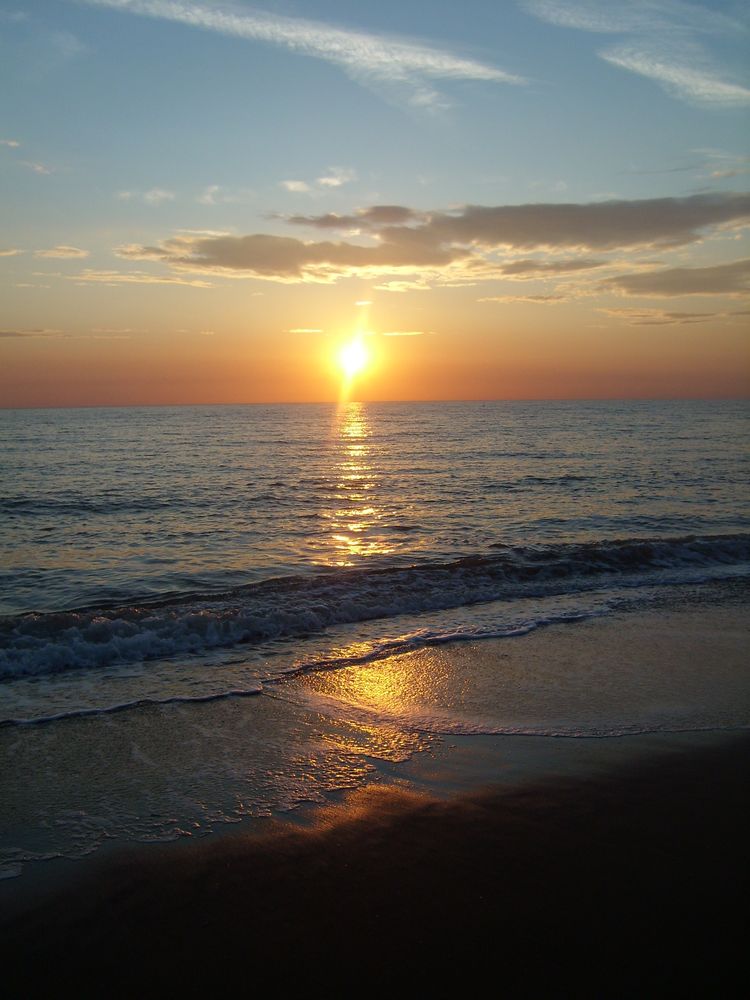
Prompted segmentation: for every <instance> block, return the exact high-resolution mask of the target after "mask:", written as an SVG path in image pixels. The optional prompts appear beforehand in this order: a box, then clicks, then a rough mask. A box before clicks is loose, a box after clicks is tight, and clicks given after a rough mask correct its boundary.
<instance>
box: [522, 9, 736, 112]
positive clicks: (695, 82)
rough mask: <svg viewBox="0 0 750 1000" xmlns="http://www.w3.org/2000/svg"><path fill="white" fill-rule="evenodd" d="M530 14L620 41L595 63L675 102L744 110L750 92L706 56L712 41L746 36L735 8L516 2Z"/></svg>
mask: <svg viewBox="0 0 750 1000" xmlns="http://www.w3.org/2000/svg"><path fill="white" fill-rule="evenodd" d="M522 6H524V7H525V8H526V10H528V11H529V12H530V13H532V14H533V15H535V16H536V17H538V18H540V19H541V20H543V21H547V22H548V23H551V24H556V25H558V26H559V27H563V28H575V29H578V30H581V31H589V32H595V33H597V34H609V35H624V36H627V41H625V42H623V43H622V44H619V45H615V46H612V47H610V48H606V49H603V50H602V51H600V52H599V53H598V54H599V56H600V58H602V59H604V60H605V61H606V62H608V63H611V64H612V65H614V66H619V67H620V68H621V69H626V70H629V71H630V72H632V73H637V74H639V75H640V76H644V77H647V78H648V79H651V80H654V81H656V82H657V83H659V84H661V85H662V86H663V87H664V88H665V89H666V90H667V91H669V92H670V93H672V94H673V95H674V96H676V97H680V98H682V99H683V100H687V101H690V102H692V103H696V104H701V105H705V106H708V107H711V106H714V107H727V106H732V105H746V104H750V89H748V88H747V87H746V86H744V84H743V83H741V82H739V81H737V80H733V79H730V78H729V77H728V75H727V73H726V70H725V69H724V68H723V66H722V60H721V59H720V58H718V57H714V56H713V55H712V53H711V43H712V42H715V41H716V40H717V39H721V38H723V39H725V40H733V39H736V38H742V37H743V36H747V35H748V32H749V31H750V23H748V18H747V14H746V13H743V11H742V8H741V6H740V5H736V7H735V10H734V11H733V12H732V13H728V12H722V11H718V10H716V9H715V7H713V6H712V7H708V6H704V5H702V4H698V3H686V2H683V0H629V2H628V3H627V4H625V3H622V2H620V0H617V2H602V0H522Z"/></svg>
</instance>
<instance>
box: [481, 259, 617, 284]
mask: <svg viewBox="0 0 750 1000" xmlns="http://www.w3.org/2000/svg"><path fill="white" fill-rule="evenodd" d="M607 263H608V262H607V261H606V260H591V259H586V258H584V259H582V260H552V261H540V260H515V261H512V262H511V263H510V264H503V265H502V266H501V267H500V269H499V270H500V273H501V274H502V275H503V277H506V278H518V279H524V280H526V279H529V278H545V277H548V276H549V275H559V274H563V275H564V274H571V273H575V272H576V271H591V270H593V269H594V268H597V267H605V266H606V265H607Z"/></svg>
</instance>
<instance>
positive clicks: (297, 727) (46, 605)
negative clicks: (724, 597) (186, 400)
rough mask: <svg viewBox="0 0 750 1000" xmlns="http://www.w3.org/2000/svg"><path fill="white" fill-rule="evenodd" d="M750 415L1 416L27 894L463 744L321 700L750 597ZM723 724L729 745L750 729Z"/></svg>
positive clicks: (545, 411)
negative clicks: (111, 855)
mask: <svg viewBox="0 0 750 1000" xmlns="http://www.w3.org/2000/svg"><path fill="white" fill-rule="evenodd" d="M748 415H749V413H748V407H747V405H746V404H743V403H741V402H737V401H724V402H708V401H689V402H688V401H672V402H632V401H631V402H617V401H608V402H584V403H581V402H544V403H542V402H536V403H534V402H528V403H525V402H513V403H510V402H473V403H377V404H370V403H368V404H364V403H355V402H349V403H345V404H341V405H338V406H336V405H323V404H321V405H274V406H221V407H153V408H123V409H115V408H111V409H110V408H107V409H69V410H16V411H12V410H6V411H0V483H1V484H2V485H1V486H0V551H1V552H2V559H1V560H0V615H1V617H0V723H1V725H0V749H2V751H3V756H4V758H5V763H4V767H3V777H2V788H1V789H0V791H2V793H3V796H4V799H5V801H6V804H7V807H6V813H5V815H6V824H5V831H4V832H3V833H2V835H0V851H2V852H3V853H2V857H3V858H4V861H5V871H6V873H7V874H15V873H17V872H18V871H20V866H21V864H22V863H23V862H24V861H27V860H29V859H33V858H40V857H41V858H45V857H52V856H56V855H59V854H63V855H70V856H76V855H78V854H81V853H86V852H88V851H90V850H93V849H95V847H96V846H98V845H99V844H100V843H102V842H103V841H104V840H106V839H112V838H125V839H128V838H130V839H165V838H167V839H168V838H171V837H174V836H179V835H181V834H186V833H190V832H196V831H198V832H204V831H207V830H210V829H212V828H213V827H214V826H215V825H216V824H217V823H221V822H226V821H232V820H236V819H238V818H241V817H242V816H245V815H261V814H267V813H269V812H273V811H274V810H277V809H287V808H292V807H293V806H295V805H297V804H299V803H300V802H302V801H306V800H310V799H312V800H319V799H321V798H324V797H325V795H326V794H328V793H330V791H332V790H335V789H340V788H349V787H354V786H355V785H356V784H357V783H358V782H361V781H362V780H365V779H366V777H367V774H368V773H369V772H370V771H371V770H372V767H373V763H372V762H373V760H390V761H399V760H404V759H405V758H406V757H408V756H409V755H410V754H413V753H414V752H416V751H418V750H419V749H423V748H424V747H425V746H426V745H428V744H429V741H430V740H432V739H436V738H440V734H441V732H452V731H460V727H461V720H460V719H454V720H453V723H451V720H450V718H447V717H446V715H445V713H443V715H442V716H441V719H442V721H441V724H440V725H438V724H437V723H436V724H435V725H434V726H432V727H430V726H429V725H426V724H425V721H424V717H423V716H420V718H419V720H417V719H416V718H415V719H414V720H413V724H410V719H409V715H408V712H402V713H400V714H399V716H398V718H397V719H395V720H394V719H390V720H388V719H384V718H382V717H380V718H379V717H377V713H373V714H372V715H371V716H368V713H367V711H366V710H364V709H363V710H362V711H359V712H358V713H355V714H354V715H353V714H352V712H351V706H350V705H349V706H344V704H343V702H340V703H337V701H336V699H335V698H331V697H327V698H326V700H325V702H324V703H323V702H321V701H320V699H318V700H315V699H313V700H311V698H310V685H309V684H307V683H306V679H309V677H310V676H314V675H316V674H317V675H319V674H321V673H322V672H326V673H328V672H336V671H342V672H343V671H347V676H351V675H352V672H354V673H355V674H356V672H357V671H366V670H368V669H369V668H370V667H371V665H372V664H376V663H378V662H380V661H382V660H383V659H384V658H385V657H392V656H394V655H396V654H402V653H409V652H418V651H419V650H425V649H429V648H435V647H441V646H443V645H444V644H448V643H453V642H460V641H463V642H468V641H471V642H472V643H478V644H480V648H481V643H482V641H484V640H487V639H490V638H494V639H497V638H502V637H507V638H508V639H509V640H512V638H513V637H514V636H518V635H521V634H528V633H530V632H532V631H534V630H535V629H538V628H541V627H543V626H545V625H549V624H551V623H556V622H567V623H570V627H571V628H575V627H576V625H575V623H576V622H583V621H586V620H588V619H590V618H592V617H597V616H603V615H607V614H610V613H612V612H615V611H618V610H622V609H623V608H626V607H632V606H639V607H648V606H651V605H653V604H654V603H655V602H662V603H663V602H664V600H665V597H666V596H668V595H674V594H679V593H681V592H685V591H686V590H687V589H690V591H691V593H693V594H695V593H696V589H697V590H700V588H709V589H710V588H711V587H714V588H716V587H717V586H725V587H726V586H729V585H731V586H734V587H739V588H741V587H743V586H746V585H747V582H748V580H749V579H750V532H748V511H749V510H750V502H749V501H750V497H749V494H748V472H749V471H750V469H749V467H750V460H749V457H748V451H747V447H746V442H747V431H748ZM454 662H455V663H460V657H459V658H456V659H455V661H454ZM455 669H458V668H456V667H454V670H455ZM493 669H501V667H500V666H497V667H496V668H493ZM342 676H343V673H342ZM362 676H364V674H363V675H362ZM449 680H450V683H455V684H457V685H460V682H461V679H460V677H452V678H450V679H449ZM443 682H445V679H444V678H443ZM545 683H547V682H545ZM542 694H543V692H541V691H540V704H542V703H545V699H544V698H542V697H541V695H542ZM546 694H548V691H547V692H545V697H546ZM525 704H526V709H525V710H526V711H527V712H528V701H527V702H526V703H525ZM339 709H340V710H339ZM540 713H541V709H540ZM717 713H718V714H717V715H716V718H715V719H713V718H710V717H706V718H705V719H704V723H705V725H706V726H709V727H710V726H711V725H712V724H715V725H717V726H721V725H726V724H728V721H727V720H729V722H730V723H731V724H735V725H737V724H747V722H748V721H750V719H748V720H746V719H744V716H741V715H740V716H737V717H736V718H735V717H734V716H731V717H729V716H726V715H725V714H722V712H721V711H719V710H718V709H717ZM532 714H533V710H532ZM709 714H710V713H709ZM568 721H569V723H570V731H571V732H584V730H581V727H580V725H578V722H579V720H576V719H570V720H568ZM595 721H596V720H592V721H591V726H592V729H591V731H592V733H593V732H596V733H597V734H602V732H603V733H604V734H606V727H605V729H604V730H602V728H601V726H600V727H598V728H597V726H596V725H595ZM513 722H514V720H513V719H512V718H510V717H509V719H508V723H507V726H508V731H509V732H512V731H516V729H514V725H513ZM537 723H538V724H537V725H536V727H535V728H534V727H532V728H531V730H528V731H535V732H544V731H545V729H544V727H545V718H544V717H543V713H541V714H540V717H539V719H538V720H537ZM525 724H526V725H527V728H528V718H527V719H526V723H525ZM558 724H559V720H558ZM643 726H644V722H643V720H642V719H633V720H632V731H642V730H643ZM658 726H659V727H663V728H669V727H670V726H674V727H677V728H679V726H680V719H678V718H674V719H670V718H669V717H668V716H667V717H665V718H660V720H659V722H658ZM480 728H481V727H480ZM496 728H497V727H495V729H493V731H496ZM623 731H631V730H628V729H627V727H626V728H625V730H623ZM550 732H552V730H550Z"/></svg>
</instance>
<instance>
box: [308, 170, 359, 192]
mask: <svg viewBox="0 0 750 1000" xmlns="http://www.w3.org/2000/svg"><path fill="white" fill-rule="evenodd" d="M356 178H357V172H356V170H352V169H351V167H329V168H328V172H327V173H325V174H323V176H322V177H318V179H317V180H316V181H315V183H316V184H317V185H318V186H319V187H324V188H337V187H341V186H342V185H343V184H348V183H349V181H353V180H356Z"/></svg>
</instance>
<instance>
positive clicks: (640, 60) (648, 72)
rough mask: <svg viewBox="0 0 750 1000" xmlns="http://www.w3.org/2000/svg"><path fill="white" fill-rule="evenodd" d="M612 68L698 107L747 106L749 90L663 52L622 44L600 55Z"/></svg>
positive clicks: (749, 98)
mask: <svg viewBox="0 0 750 1000" xmlns="http://www.w3.org/2000/svg"><path fill="white" fill-rule="evenodd" d="M601 58H602V59H605V60H606V61H607V62H608V63H611V64H612V65H613V66H620V67H621V68H622V69H629V70H631V72H633V73H639V74H640V75H641V76H647V77H649V78H650V79H652V80H656V81H657V83H661V84H663V85H664V86H665V87H666V89H667V90H669V91H671V92H672V93H673V94H674V95H675V96H677V97H683V98H685V99H686V100H689V101H693V102H695V103H697V104H706V105H712V104H715V105H718V106H728V105H739V106H742V105H746V104H750V90H748V88H747V87H743V86H742V85H741V84H738V83H731V82H728V81H725V80H722V79H721V78H720V77H719V76H717V75H716V74H715V73H713V72H712V71H710V70H707V69H696V68H695V67H694V66H691V65H690V64H689V63H687V62H683V61H682V60H680V61H675V60H674V59H669V57H668V56H666V55H665V54H663V53H660V52H653V51H650V50H649V49H647V48H643V47H639V46H632V45H627V46H626V45H623V46H620V47H618V48H615V49H611V50H609V51H607V52H602V53H601Z"/></svg>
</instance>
